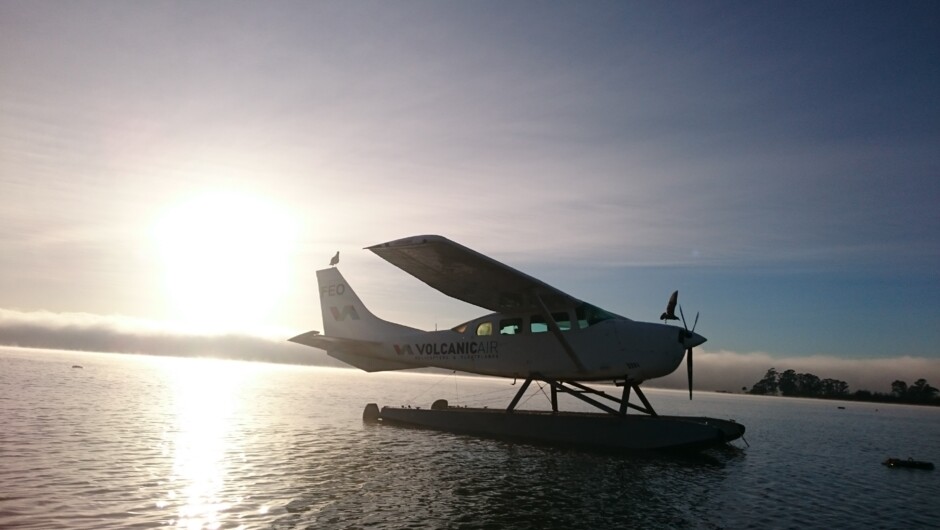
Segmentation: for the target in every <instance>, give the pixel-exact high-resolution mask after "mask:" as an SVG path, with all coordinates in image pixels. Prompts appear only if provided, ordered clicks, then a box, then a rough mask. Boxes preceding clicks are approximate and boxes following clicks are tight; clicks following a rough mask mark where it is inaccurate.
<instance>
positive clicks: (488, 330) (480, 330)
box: [477, 322, 493, 335]
mask: <svg viewBox="0 0 940 530" xmlns="http://www.w3.org/2000/svg"><path fill="white" fill-rule="evenodd" d="M492 334H493V323H492V322H480V325H479V326H477V335H492Z"/></svg>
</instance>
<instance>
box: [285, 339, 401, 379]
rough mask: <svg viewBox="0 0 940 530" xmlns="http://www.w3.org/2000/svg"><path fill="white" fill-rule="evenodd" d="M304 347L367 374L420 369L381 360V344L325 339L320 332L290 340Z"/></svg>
mask: <svg viewBox="0 0 940 530" xmlns="http://www.w3.org/2000/svg"><path fill="white" fill-rule="evenodd" d="M288 340H289V341H291V342H296V343H297V344H303V345H304V346H313V347H314V348H320V349H321V350H326V353H327V354H328V355H329V356H330V357H334V358H336V359H339V360H340V361H343V362H344V363H346V364H349V365H352V366H355V367H356V368H359V369H361V370H365V371H366V372H382V371H385V370H403V369H405V368H418V367H419V366H417V365H414V364H407V363H400V362H396V361H389V360H385V359H381V358H379V357H378V356H379V355H380V354H381V351H382V347H383V345H382V343H381V342H373V341H369V340H356V339H343V338H339V337H325V336H323V335H320V332H319V331H308V332H307V333H301V334H300V335H297V336H296V337H292V338H290V339H288Z"/></svg>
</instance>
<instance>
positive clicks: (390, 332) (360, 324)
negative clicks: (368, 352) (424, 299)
mask: <svg viewBox="0 0 940 530" xmlns="http://www.w3.org/2000/svg"><path fill="white" fill-rule="evenodd" d="M317 283H318V284H319V287H320V310H321V311H322V312H323V332H324V335H326V336H328V337H338V338H346V339H358V340H373V341H380V340H384V339H389V338H392V337H396V336H400V335H402V334H408V333H414V332H416V331H419V330H417V329H415V328H410V327H408V326H402V325H400V324H395V323H394V322H388V321H386V320H382V319H381V318H379V317H377V316H375V315H373V314H372V312H371V311H369V310H368V309H366V306H365V305H364V304H363V303H362V300H360V299H359V297H358V296H356V293H355V291H353V290H352V287H350V286H349V283H347V282H346V279H345V278H343V275H342V274H340V273H339V269H337V268H335V267H331V268H329V269H322V270H318V271H317Z"/></svg>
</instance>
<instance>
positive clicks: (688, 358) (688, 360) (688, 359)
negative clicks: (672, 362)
mask: <svg viewBox="0 0 940 530" xmlns="http://www.w3.org/2000/svg"><path fill="white" fill-rule="evenodd" d="M685 353H686V357H685V365H686V367H687V368H688V369H689V399H690V400H691V399H692V348H689V349H688V351H686V352H685Z"/></svg>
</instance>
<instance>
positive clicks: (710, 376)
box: [648, 351, 940, 392]
mask: <svg viewBox="0 0 940 530" xmlns="http://www.w3.org/2000/svg"><path fill="white" fill-rule="evenodd" d="M693 366H694V374H693V375H694V379H695V383H694V388H695V389H696V390H728V391H733V392H739V391H740V390H741V387H748V388H750V387H751V385H753V384H754V383H756V382H757V381H759V380H760V379H761V378H762V377H763V376H764V374H765V373H766V372H767V370H769V369H770V368H776V369H777V371H778V372H782V371H784V370H795V371H796V372H797V373H812V374H815V375H817V376H819V377H820V378H822V379H826V378H832V379H839V380H842V381H845V382H846V383H848V384H849V389H850V391H852V392H854V391H856V390H871V391H874V392H889V391H890V390H891V382H892V381H895V380H897V379H900V380H902V381H906V382H908V383H911V382H914V381H916V380H917V379H920V378H924V379H926V380H927V381H928V382H930V383H932V384H934V385H936V384H937V382H940V362H938V361H937V360H936V359H927V358H924V357H913V356H901V357H890V358H880V359H845V358H838V357H830V356H825V355H816V356H810V357H781V356H777V357H775V356H771V355H769V354H767V353H761V352H757V353H737V352H730V351H719V352H708V351H696V352H695V362H694V365H693ZM648 384H649V385H650V386H656V387H662V388H688V378H687V375H686V370H685V367H684V366H680V367H679V369H678V370H676V371H675V372H673V373H672V374H670V375H668V376H667V377H664V378H662V379H656V380H653V381H650V382H649V383H648Z"/></svg>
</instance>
